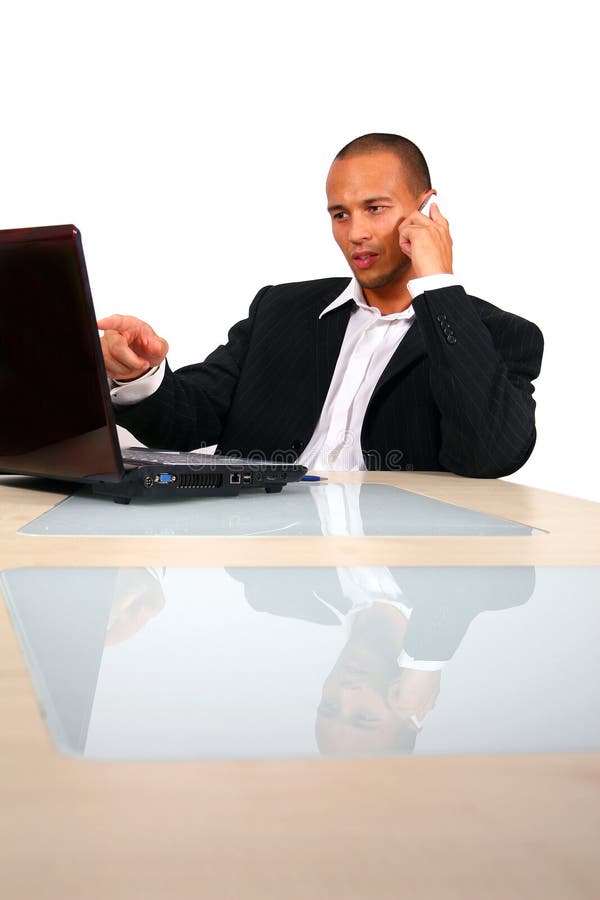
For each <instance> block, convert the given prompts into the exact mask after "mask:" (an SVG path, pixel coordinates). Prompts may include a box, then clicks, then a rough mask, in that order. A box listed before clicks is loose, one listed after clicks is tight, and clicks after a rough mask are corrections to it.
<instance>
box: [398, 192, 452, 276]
mask: <svg viewBox="0 0 600 900" xmlns="http://www.w3.org/2000/svg"><path fill="white" fill-rule="evenodd" d="M434 199H436V200H437V198H436V197H435V195H434V194H431V195H430V196H429V197H427V199H426V200H425V202H424V203H423V204H421V207H420V208H419V209H418V210H415V212H413V213H411V214H410V215H409V216H407V217H406V219H404V221H403V222H401V223H400V225H399V227H398V237H399V240H400V248H401V250H402V252H403V253H405V254H406V255H407V256H408V257H410V259H411V261H412V267H413V271H414V273H415V274H414V277H415V278H421V277H423V276H424V275H441V274H452V238H451V237H450V228H449V226H448V221H447V220H446V219H445V218H444V217H443V215H442V214H441V212H440V209H439V206H438V205H437V203H436V202H434ZM428 213H429V214H428Z"/></svg>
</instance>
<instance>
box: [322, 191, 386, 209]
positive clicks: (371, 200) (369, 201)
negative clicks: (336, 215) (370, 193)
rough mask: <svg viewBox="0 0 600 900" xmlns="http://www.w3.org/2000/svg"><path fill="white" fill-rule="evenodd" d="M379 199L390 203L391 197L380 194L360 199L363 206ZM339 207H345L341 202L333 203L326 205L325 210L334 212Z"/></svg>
mask: <svg viewBox="0 0 600 900" xmlns="http://www.w3.org/2000/svg"><path fill="white" fill-rule="evenodd" d="M380 200H385V201H387V202H388V203H392V202H393V201H392V198H391V197H388V196H384V195H382V196H381V197H367V199H366V200H362V201H361V203H362V205H363V206H371V205H372V204H373V203H378V202H379V201H380ZM340 209H345V207H344V206H343V205H342V204H341V203H334V204H332V206H328V207H327V212H334V210H335V211H337V210H340Z"/></svg>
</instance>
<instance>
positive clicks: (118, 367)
mask: <svg viewBox="0 0 600 900" xmlns="http://www.w3.org/2000/svg"><path fill="white" fill-rule="evenodd" d="M98 328H99V329H100V330H101V331H104V334H103V335H102V337H101V338H100V344H101V346H102V355H103V356H104V365H105V367H106V374H107V375H108V377H109V378H113V379H115V380H116V381H134V380H135V379H136V378H141V376H142V375H145V374H146V372H149V371H150V369H152V368H154V366H159V365H160V364H161V362H162V361H163V359H164V358H165V356H166V355H167V353H168V350H169V345H168V344H167V342H166V340H165V339H164V338H162V337H159V336H158V335H157V334H156V332H155V331H154V330H153V329H152V328H151V327H150V325H148V323H147V322H142V320H141V319H136V318H135V317H134V316H120V315H114V316H107V318H105V319H100V320H99V322H98Z"/></svg>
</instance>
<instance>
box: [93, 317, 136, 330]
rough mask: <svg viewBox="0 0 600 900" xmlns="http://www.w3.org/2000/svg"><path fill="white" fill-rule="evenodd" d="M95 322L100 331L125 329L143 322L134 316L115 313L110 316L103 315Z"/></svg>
mask: <svg viewBox="0 0 600 900" xmlns="http://www.w3.org/2000/svg"><path fill="white" fill-rule="evenodd" d="M96 324H97V326H98V328H99V329H100V330H101V331H127V330H129V329H130V328H132V327H134V326H135V325H138V324H145V323H143V322H140V320H139V319H136V318H134V316H121V315H119V314H118V313H115V314H114V315H112V316H105V317H104V319H98V321H97V322H96Z"/></svg>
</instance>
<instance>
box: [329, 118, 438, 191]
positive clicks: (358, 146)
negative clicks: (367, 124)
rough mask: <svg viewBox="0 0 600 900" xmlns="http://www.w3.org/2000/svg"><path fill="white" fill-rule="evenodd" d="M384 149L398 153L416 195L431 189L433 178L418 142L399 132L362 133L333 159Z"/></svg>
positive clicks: (377, 151)
mask: <svg viewBox="0 0 600 900" xmlns="http://www.w3.org/2000/svg"><path fill="white" fill-rule="evenodd" d="M382 150H389V151H390V152H391V153H395V154H396V156H397V157H398V159H399V160H400V162H401V163H402V166H403V167H404V169H405V171H406V176H407V179H408V185H409V187H410V189H411V190H412V191H413V193H414V194H415V196H416V195H417V194H420V193H422V192H423V191H428V190H430V189H431V178H430V175H429V168H428V166H427V163H426V161H425V157H424V156H423V154H422V153H421V151H420V150H419V148H418V147H417V145H416V144H413V142H412V141H409V140H408V138H405V137H401V135H399V134H385V133H382V132H373V133H372V134H362V135H361V136H360V137H357V138H354V140H353V141H350V143H349V144H346V146H345V147H342V149H341V150H340V152H339V153H338V154H337V156H336V157H335V159H334V160H333V161H334V162H335V161H336V160H338V159H348V158H350V157H352V156H361V155H363V154H368V153H379V152H380V151H382Z"/></svg>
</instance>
